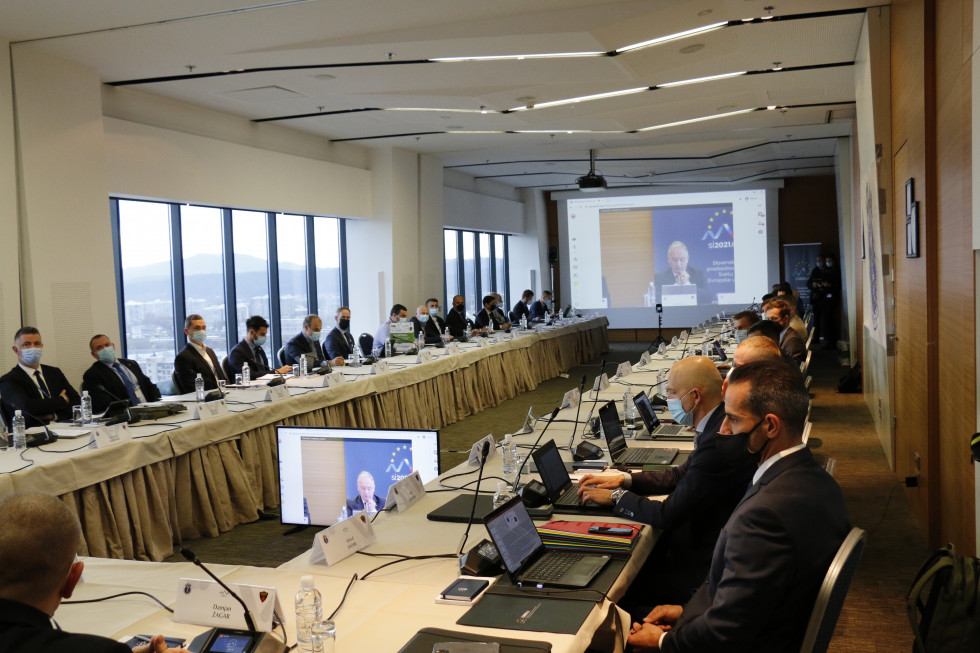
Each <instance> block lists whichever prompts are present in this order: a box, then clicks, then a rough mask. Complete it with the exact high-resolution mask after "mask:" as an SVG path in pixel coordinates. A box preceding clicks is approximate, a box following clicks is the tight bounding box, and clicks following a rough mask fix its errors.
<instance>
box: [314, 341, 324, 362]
mask: <svg viewBox="0 0 980 653" xmlns="http://www.w3.org/2000/svg"><path fill="white" fill-rule="evenodd" d="M313 354H314V355H315V356H316V359H317V360H318V361H322V360H323V349H321V348H320V343H319V342H314V343H313Z"/></svg>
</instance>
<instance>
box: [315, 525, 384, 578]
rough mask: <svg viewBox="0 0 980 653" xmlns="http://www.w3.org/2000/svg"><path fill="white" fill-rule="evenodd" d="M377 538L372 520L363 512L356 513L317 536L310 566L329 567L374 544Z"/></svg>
mask: <svg viewBox="0 0 980 653" xmlns="http://www.w3.org/2000/svg"><path fill="white" fill-rule="evenodd" d="M376 539H377V537H376V536H375V534H374V527H373V526H371V520H370V519H368V517H367V515H366V514H365V513H363V512H359V513H356V514H355V515H354V516H353V517H349V518H347V519H345V520H344V521H342V522H340V523H339V524H334V525H333V526H331V527H329V528H325V529H324V530H322V531H320V532H319V533H317V534H316V536H315V537H314V538H313V550H312V551H310V564H311V565H315V564H319V563H321V562H322V563H324V564H326V565H327V566H328V567H329V566H330V565H335V564H337V563H338V562H340V561H341V560H343V559H344V558H346V557H348V556H351V555H353V554H355V553H357V552H358V551H360V550H361V549H364V548H367V547H369V546H371V545H372V544H374V542H375V540H376Z"/></svg>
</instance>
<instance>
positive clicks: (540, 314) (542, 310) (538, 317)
mask: <svg viewBox="0 0 980 653" xmlns="http://www.w3.org/2000/svg"><path fill="white" fill-rule="evenodd" d="M529 312H530V313H531V319H532V320H534V321H535V322H542V321H544V318H545V317H546V316H547V315H548V314H549V313H548V307H547V306H545V305H544V302H542V301H541V300H540V299H535V300H534V301H533V302H532V303H531V310H530V311H529Z"/></svg>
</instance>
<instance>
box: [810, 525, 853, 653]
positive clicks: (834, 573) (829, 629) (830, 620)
mask: <svg viewBox="0 0 980 653" xmlns="http://www.w3.org/2000/svg"><path fill="white" fill-rule="evenodd" d="M867 540H868V534H867V533H865V532H864V531H863V530H861V529H860V528H852V529H851V532H850V533H848V534H847V537H845V538H844V542H843V543H842V544H841V545H840V548H839V549H838V550H837V555H835V556H834V559H833V560H832V561H831V563H830V567H828V568H827V574H826V575H825V576H824V578H823V584H822V585H820V591H819V592H817V600H816V602H815V603H814V605H813V612H811V613H810V623H809V624H808V625H807V628H806V634H805V635H804V636H803V646H801V647H800V653H823V652H824V651H826V650H827V646H828V645H829V644H830V639H831V637H833V636H834V628H835V627H836V626H837V618H838V617H840V611H841V608H842V607H844V599H845V598H847V590H848V588H849V587H850V586H851V580H852V579H853V578H854V572H855V571H856V570H857V566H858V562H860V561H861V554H862V553H864V545H865V543H867Z"/></svg>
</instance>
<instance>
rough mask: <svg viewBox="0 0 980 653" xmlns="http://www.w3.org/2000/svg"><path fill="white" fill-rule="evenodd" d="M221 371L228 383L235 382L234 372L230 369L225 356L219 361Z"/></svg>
mask: <svg viewBox="0 0 980 653" xmlns="http://www.w3.org/2000/svg"><path fill="white" fill-rule="evenodd" d="M221 371H222V372H224V373H225V380H227V381H228V383H234V382H235V370H233V369H231V363H229V362H228V357H227V356H225V357H224V358H222V359H221Z"/></svg>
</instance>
